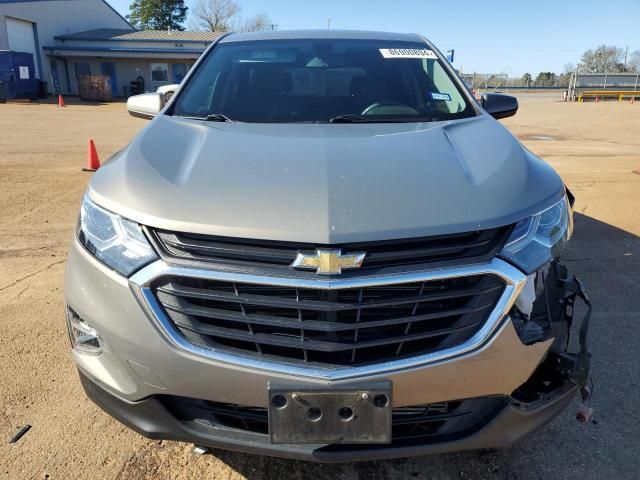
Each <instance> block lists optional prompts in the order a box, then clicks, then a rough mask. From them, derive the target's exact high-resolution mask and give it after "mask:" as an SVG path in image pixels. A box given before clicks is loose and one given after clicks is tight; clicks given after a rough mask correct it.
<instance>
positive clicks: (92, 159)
mask: <svg viewBox="0 0 640 480" xmlns="http://www.w3.org/2000/svg"><path fill="white" fill-rule="evenodd" d="M99 168H100V160H99V159H98V151H97V150H96V144H95V143H93V140H92V139H91V138H90V139H89V152H88V155H87V166H86V167H85V168H83V169H82V171H83V172H95V171H96V170H97V169H99Z"/></svg>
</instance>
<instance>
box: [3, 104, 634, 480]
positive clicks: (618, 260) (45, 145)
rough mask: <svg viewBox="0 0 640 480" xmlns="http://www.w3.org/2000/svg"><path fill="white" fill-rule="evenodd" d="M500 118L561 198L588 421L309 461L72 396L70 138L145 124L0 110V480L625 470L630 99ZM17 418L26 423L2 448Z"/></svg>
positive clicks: (81, 144) (630, 341) (566, 474)
mask: <svg viewBox="0 0 640 480" xmlns="http://www.w3.org/2000/svg"><path fill="white" fill-rule="evenodd" d="M504 124H505V125H506V126H507V127H508V128H510V129H511V130H512V131H513V132H514V133H515V134H516V135H517V136H518V137H519V138H520V139H521V140H522V141H523V143H524V144H525V145H526V146H527V147H528V148H529V149H531V150H532V151H533V152H534V153H536V154H538V155H540V156H542V157H543V158H545V159H546V160H547V161H549V162H550V163H551V164H552V165H553V166H554V167H555V168H556V169H557V170H558V171H559V172H560V174H561V175H562V177H563V178H564V180H565V181H566V183H567V184H568V186H569V188H570V189H571V190H572V191H573V193H574V194H575V196H576V198H577V201H576V206H575V209H576V228H575V234H574V240H573V242H572V243H571V245H570V247H569V248H568V249H567V250H566V251H565V253H564V257H565V260H566V262H567V264H568V265H569V266H570V268H571V269H572V270H573V271H574V272H575V273H576V274H577V275H578V276H579V277H581V278H582V279H583V281H584V283H585V285H586V288H587V290H588V292H589V293H590V297H591V299H592V301H593V304H594V306H595V313H594V316H593V318H592V328H591V333H590V335H591V336H590V344H591V350H592V353H593V357H594V359H593V377H594V382H595V390H594V395H593V400H592V404H593V406H594V408H595V416H594V419H593V421H592V422H591V423H589V424H587V425H583V424H579V423H578V422H576V421H575V420H574V415H575V411H576V409H577V403H576V404H574V405H573V406H571V407H570V408H569V409H567V410H566V411H565V412H564V413H563V414H562V415H561V416H560V417H558V418H556V419H555V420H554V421H553V422H552V423H551V424H549V425H547V426H546V427H545V428H544V429H542V430H540V431H538V432H536V433H534V434H533V435H531V436H529V437H527V438H526V440H524V441H523V442H521V443H519V444H518V445H516V446H514V447H512V448H510V449H506V450H502V451H474V452H463V453H456V454H449V455H441V456H433V457H422V458H409V459H405V460H396V461H388V462H375V463H363V464H348V465H318V464H305V463H302V462H294V461H287V460H278V459H270V458H264V457H257V456H250V455H244V454H238V453H233V452H224V451H214V452H213V454H210V455H205V456H202V457H197V456H194V455H192V454H191V449H190V446H189V445H186V444H179V443H174V442H158V441H149V440H146V439H144V438H142V437H141V436H139V435H137V434H136V433H134V432H132V431H131V430H129V429H127V428H126V427H124V426H122V425H121V424H119V423H117V422H116V421H115V420H112V419H111V418H110V417H109V416H107V415H106V414H104V413H102V412H101V411H100V410H99V409H98V408H97V407H95V406H94V405H93V404H92V403H91V402H90V401H89V400H87V399H86V398H85V396H84V394H83V392H82V389H81V386H80V383H79V381H78V378H77V374H76V370H75V367H74V365H73V362H72V360H71V357H70V354H69V342H68V338H67V334H66V328H65V323H64V318H63V298H62V286H63V274H64V263H65V256H66V251H67V246H68V243H69V241H70V239H71V235H72V231H73V226H74V224H75V222H76V218H77V215H78V206H79V202H80V198H81V196H82V193H83V191H84V189H85V187H86V184H87V182H88V180H89V178H90V175H91V174H89V173H85V172H82V171H81V168H82V167H83V166H84V163H85V161H86V160H85V159H86V148H87V146H86V143H87V139H88V138H89V137H91V138H93V139H94V140H95V142H96V145H97V147H98V151H99V153H100V155H101V159H103V160H104V159H106V158H107V157H108V156H109V155H110V154H112V153H114V152H115V151H117V150H118V149H119V148H121V147H122V146H124V145H125V144H126V143H127V142H128V141H129V140H130V139H131V138H132V137H133V136H134V135H135V133H136V132H137V131H138V130H139V129H141V128H143V127H144V126H145V125H146V123H145V121H144V120H140V119H135V118H132V117H129V116H128V115H127V114H126V110H125V107H124V105H123V104H120V103H115V104H106V105H88V104H80V103H74V102H71V104H68V105H67V107H66V108H64V109H61V108H57V106H55V105H53V104H22V103H15V104H6V105H0V329H1V331H2V334H1V335H0V437H1V440H2V441H1V442H0V478H7V479H11V480H13V479H32V478H33V479H43V478H48V479H69V478H78V479H84V478H87V479H89V478H91V479H111V478H115V479H138V478H140V479H143V478H144V479H147V478H149V479H151V478H153V479H201V478H216V479H217V478H225V479H227V478H230V479H231V478H263V479H264V478H273V479H279V478H317V479H321V478H322V479H323V478H330V479H332V480H338V479H342V478H345V479H346V478H359V479H369V478H389V479H395V478H432V479H434V478H438V479H439V478H443V479H444V478H463V479H464V478H513V479H515V478H518V479H529V478H576V479H577V478H581V479H591V478H594V479H595V478H603V477H610V478H639V476H640V473H639V472H640V459H639V457H638V452H637V447H638V439H639V438H640V415H639V413H638V410H636V408H635V407H636V406H635V404H634V402H635V397H636V395H637V394H638V392H639V381H640V380H638V374H637V371H638V365H639V364H640V362H639V359H640V294H639V292H640V173H634V170H637V171H638V172H640V134H639V132H640V104H635V105H632V104H630V103H628V102H625V103H618V102H610V103H609V102H606V103H602V102H601V103H597V104H596V103H584V104H577V103H575V104H565V103H562V102H559V101H557V98H556V97H555V96H533V95H532V96H524V97H522V98H521V107H520V111H519V113H518V114H517V115H516V116H515V117H513V118H511V119H508V120H505V121H504ZM336 128H339V127H336ZM481 141H482V139H478V142H481ZM301 161H303V160H301ZM390 161H392V160H390ZM123 181H125V179H123ZM25 424H30V425H32V428H31V430H30V431H29V432H28V433H27V434H26V435H25V436H24V437H23V438H22V439H21V440H20V441H19V442H18V443H16V444H8V443H7V440H8V438H9V437H11V436H12V435H13V434H14V433H15V431H17V430H18V428H20V427H21V426H23V425H25Z"/></svg>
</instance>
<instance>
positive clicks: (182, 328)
mask: <svg viewBox="0 0 640 480" xmlns="http://www.w3.org/2000/svg"><path fill="white" fill-rule="evenodd" d="M151 288H152V291H153V293H154V295H155V297H156V299H157V301H158V303H159V305H160V306H161V307H162V309H163V310H164V313H165V314H166V316H167V318H168V319H169V320H170V322H171V324H172V326H173V327H174V328H175V330H176V331H177V332H178V333H179V334H180V335H181V336H182V337H183V338H184V339H186V341H188V342H189V343H191V344H193V345H196V346H199V347H204V348H211V349H216V350H218V351H220V350H222V351H229V352H235V353H242V354H244V355H252V356H257V357H262V358H272V359H276V360H281V361H287V362H303V363H310V364H317V365H320V366H327V367H331V366H344V365H366V364H372V363H378V362H384V361H388V360H392V359H398V358H403V357H407V356H413V355H420V354H426V353H430V352H434V351H438V350H442V349H446V348H450V347H453V346H456V345H459V344H461V343H463V342H464V341H466V340H467V339H469V338H470V337H471V336H472V335H473V334H474V333H476V332H477V331H478V330H479V329H480V328H481V327H482V325H483V323H484V322H485V321H486V320H487V318H488V316H489V314H490V313H491V311H492V310H493V309H494V308H495V307H496V304H497V302H498V300H499V299H500V296H501V295H502V293H503V292H504V289H505V284H504V282H503V280H502V279H501V278H500V277H498V276H497V275H493V274H478V275H470V276H461V277H453V278H445V279H437V280H428V281H421V282H412V283H404V284H394V285H378V286H366V287H362V288H343V289H335V290H323V289H313V288H296V287H288V286H273V285H256V284H250V283H243V282H233V281H221V280H212V279H201V278H188V277H181V276H164V277H160V278H158V279H157V280H156V281H154V283H153V285H152V287H151Z"/></svg>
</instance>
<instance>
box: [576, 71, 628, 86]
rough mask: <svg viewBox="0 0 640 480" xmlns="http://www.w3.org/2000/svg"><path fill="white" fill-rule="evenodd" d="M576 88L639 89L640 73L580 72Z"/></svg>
mask: <svg viewBox="0 0 640 480" xmlns="http://www.w3.org/2000/svg"><path fill="white" fill-rule="evenodd" d="M573 86H574V88H583V89H585V88H588V89H591V90H599V89H603V90H606V89H610V90H638V88H639V87H640V73H578V75H577V76H576V78H575V80H574V85H573Z"/></svg>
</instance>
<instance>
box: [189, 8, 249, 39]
mask: <svg viewBox="0 0 640 480" xmlns="http://www.w3.org/2000/svg"><path fill="white" fill-rule="evenodd" d="M240 10H242V8H241V7H240V5H239V4H238V2H236V1H235V0H198V3H196V6H195V8H194V11H193V14H194V15H195V16H196V18H197V19H198V21H199V22H200V25H201V26H202V27H204V28H206V29H207V30H211V31H212V32H226V31H229V30H230V27H231V19H232V18H233V17H235V16H236V15H237V14H238V13H240Z"/></svg>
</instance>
